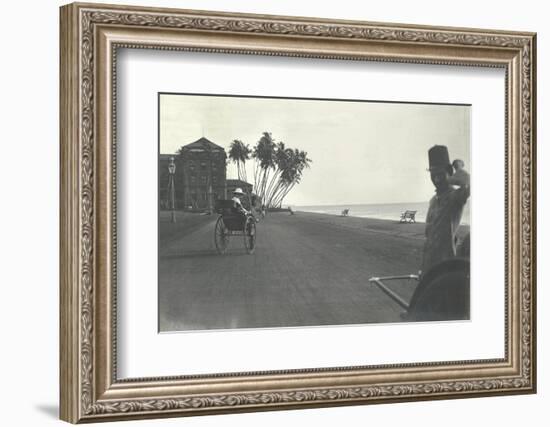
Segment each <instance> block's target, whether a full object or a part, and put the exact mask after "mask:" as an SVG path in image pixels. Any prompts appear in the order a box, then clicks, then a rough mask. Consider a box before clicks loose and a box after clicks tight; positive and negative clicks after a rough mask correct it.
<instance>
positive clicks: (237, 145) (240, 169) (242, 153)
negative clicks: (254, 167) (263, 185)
mask: <svg viewBox="0 0 550 427" xmlns="http://www.w3.org/2000/svg"><path fill="white" fill-rule="evenodd" d="M251 152H252V150H251V149H250V147H249V146H248V144H245V143H243V142H242V141H241V140H239V139H234V140H233V142H232V143H231V145H230V146H229V159H231V161H233V162H234V163H236V164H237V176H238V178H239V180H242V181H247V178H246V161H247V160H248V159H250V153H251Z"/></svg>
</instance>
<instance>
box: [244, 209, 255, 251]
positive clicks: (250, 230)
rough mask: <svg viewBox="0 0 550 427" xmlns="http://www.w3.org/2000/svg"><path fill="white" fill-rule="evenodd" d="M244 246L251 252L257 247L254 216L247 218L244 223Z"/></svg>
mask: <svg viewBox="0 0 550 427" xmlns="http://www.w3.org/2000/svg"><path fill="white" fill-rule="evenodd" d="M243 234H244V248H245V249H246V252H247V253H249V254H252V253H254V248H255V247H256V220H255V219H254V218H253V217H248V218H246V222H245V223H244V233H243Z"/></svg>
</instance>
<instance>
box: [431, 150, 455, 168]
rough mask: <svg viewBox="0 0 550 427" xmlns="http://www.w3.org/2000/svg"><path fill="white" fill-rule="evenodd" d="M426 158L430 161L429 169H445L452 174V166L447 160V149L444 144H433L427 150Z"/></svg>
mask: <svg viewBox="0 0 550 427" xmlns="http://www.w3.org/2000/svg"><path fill="white" fill-rule="evenodd" d="M428 158H429V161H430V168H429V169H428V170H429V171H435V170H441V169H445V170H447V171H448V172H449V174H451V175H452V174H453V167H452V165H451V161H450V160H449V150H447V147H446V146H445V145H434V146H433V147H432V148H430V149H429V151H428Z"/></svg>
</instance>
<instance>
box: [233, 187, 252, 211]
mask: <svg viewBox="0 0 550 427" xmlns="http://www.w3.org/2000/svg"><path fill="white" fill-rule="evenodd" d="M244 196H245V194H244V192H243V190H242V189H241V188H236V189H235V191H233V197H232V198H231V200H233V201H234V202H235V205H236V208H237V210H238V211H239V212H240V213H242V214H243V215H248V214H249V213H250V212H248V211H247V210H246V209H245V208H244V206H243V203H242V202H241V197H244Z"/></svg>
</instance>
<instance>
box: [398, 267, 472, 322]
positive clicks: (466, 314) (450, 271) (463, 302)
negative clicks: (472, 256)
mask: <svg viewBox="0 0 550 427" xmlns="http://www.w3.org/2000/svg"><path fill="white" fill-rule="evenodd" d="M408 312H409V313H408V318H409V320H413V321H431V320H467V319H469V318H470V263H469V261H468V260H467V259H464V258H453V259H450V260H447V261H444V262H442V263H441V264H439V265H437V266H435V267H434V268H433V269H432V270H430V271H428V273H427V274H426V275H425V276H424V278H422V281H421V282H420V283H419V284H418V287H417V288H416V290H415V292H414V294H413V296H412V299H411V302H410V307H409V310H408Z"/></svg>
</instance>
